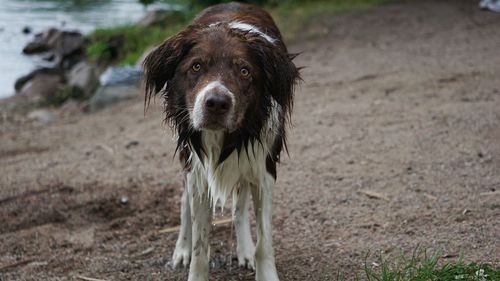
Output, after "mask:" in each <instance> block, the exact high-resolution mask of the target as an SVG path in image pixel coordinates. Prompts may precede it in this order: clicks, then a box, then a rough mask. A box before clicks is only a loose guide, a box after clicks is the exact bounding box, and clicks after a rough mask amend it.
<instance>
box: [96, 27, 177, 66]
mask: <svg viewBox="0 0 500 281" xmlns="http://www.w3.org/2000/svg"><path fill="white" fill-rule="evenodd" d="M182 26H183V23H176V24H173V25H169V26H168V27H161V26H153V27H140V26H132V25H129V26H119V27H114V28H106V29H97V30H95V31H94V32H93V33H92V34H91V35H90V39H91V42H92V43H91V44H90V45H89V46H88V47H87V56H88V57H89V59H91V60H93V61H99V62H114V61H117V62H119V63H120V64H135V63H136V62H137V60H138V59H139V58H140V56H141V55H142V53H143V52H144V51H145V50H147V49H148V48H149V47H151V46H155V45H157V44H159V43H160V42H162V41H163V40H165V38H168V37H169V36H171V35H173V34H175V33H176V32H177V31H178V30H180V29H181V27H182ZM111 41H117V42H119V44H118V45H120V47H119V48H117V49H116V50H113V49H111V48H109V47H108V42H111Z"/></svg>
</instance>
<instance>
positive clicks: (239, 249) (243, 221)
mask: <svg viewBox="0 0 500 281" xmlns="http://www.w3.org/2000/svg"><path fill="white" fill-rule="evenodd" d="M250 188H251V185H249V184H248V183H242V184H241V186H240V189H239V190H238V192H237V193H236V192H233V221H234V227H235V228H236V253H237V255H238V264H239V266H242V267H246V268H248V269H255V261H254V260H255V259H254V256H255V246H254V244H253V241H252V233H251V232H250V218H249V214H248V212H249V211H248V203H249V202H250Z"/></svg>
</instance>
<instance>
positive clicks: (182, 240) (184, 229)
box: [172, 180, 192, 268]
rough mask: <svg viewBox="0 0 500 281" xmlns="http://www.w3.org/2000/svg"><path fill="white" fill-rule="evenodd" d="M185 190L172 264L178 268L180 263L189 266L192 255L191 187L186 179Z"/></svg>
mask: <svg viewBox="0 0 500 281" xmlns="http://www.w3.org/2000/svg"><path fill="white" fill-rule="evenodd" d="M184 185H185V186H184V192H183V193H182V199H181V229H180V232H179V237H178V238H177V243H175V250H174V255H173V256H172V266H173V267H174V268H176V267H177V266H179V265H180V264H182V265H183V266H184V267H187V266H188V264H189V259H190V257H191V241H192V240H191V210H190V209H191V208H190V206H189V205H190V204H189V190H188V189H189V187H188V186H187V180H184Z"/></svg>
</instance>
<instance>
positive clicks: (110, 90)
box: [89, 85, 140, 112]
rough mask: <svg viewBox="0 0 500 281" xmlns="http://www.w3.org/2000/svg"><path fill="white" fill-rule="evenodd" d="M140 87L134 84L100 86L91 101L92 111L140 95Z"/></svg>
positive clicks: (90, 107) (90, 108)
mask: <svg viewBox="0 0 500 281" xmlns="http://www.w3.org/2000/svg"><path fill="white" fill-rule="evenodd" d="M139 93H140V90H139V87H137V86H134V85H110V86H103V87H100V88H99V89H98V90H97V92H96V93H95V94H94V96H92V98H91V99H90V101H89V110H90V112H96V111H98V110H100V109H103V108H105V107H108V106H110V105H112V104H115V103H118V102H120V101H124V100H128V99H132V98H136V97H138V96H139Z"/></svg>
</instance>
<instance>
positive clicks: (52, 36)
mask: <svg viewBox="0 0 500 281" xmlns="http://www.w3.org/2000/svg"><path fill="white" fill-rule="evenodd" d="M86 42H87V41H86V39H85V37H84V36H83V35H82V34H81V33H79V32H74V31H61V30H58V29H55V28H50V29H48V30H46V31H44V32H42V33H38V34H36V35H35V39H34V40H33V41H32V42H29V43H28V44H27V45H26V46H25V47H24V49H23V53H25V54H27V55H31V54H39V53H47V52H49V53H50V54H49V56H53V57H54V58H55V59H54V63H55V64H56V65H61V66H64V67H65V68H70V67H71V66H72V65H73V64H74V63H75V61H77V60H79V58H78V59H76V60H75V59H73V60H69V58H71V57H74V56H77V55H78V56H79V57H80V56H82V55H83V53H84V52H83V51H84V48H85V44H86Z"/></svg>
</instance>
